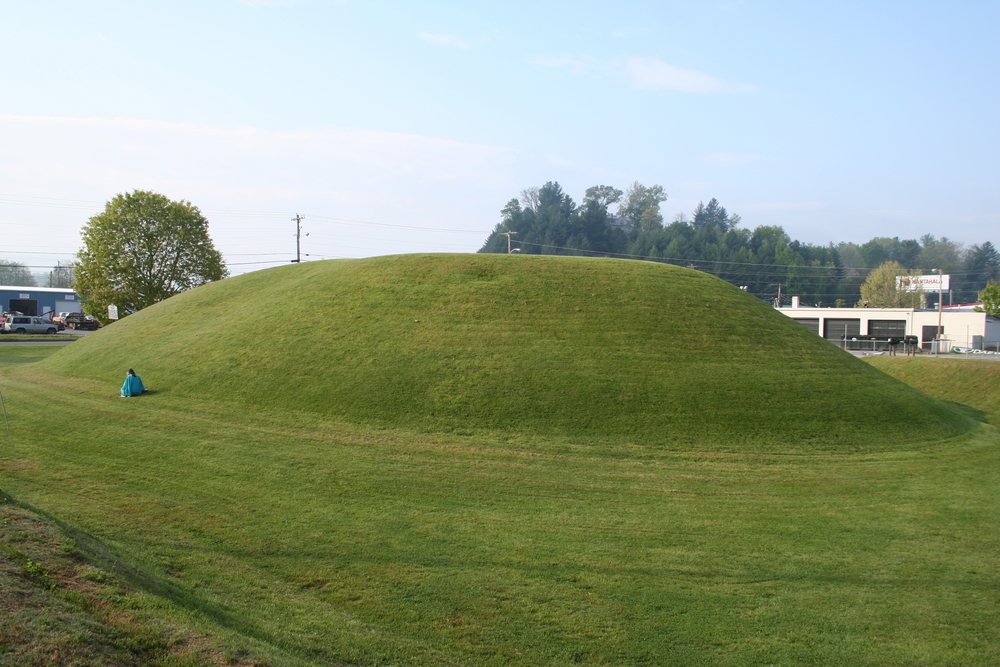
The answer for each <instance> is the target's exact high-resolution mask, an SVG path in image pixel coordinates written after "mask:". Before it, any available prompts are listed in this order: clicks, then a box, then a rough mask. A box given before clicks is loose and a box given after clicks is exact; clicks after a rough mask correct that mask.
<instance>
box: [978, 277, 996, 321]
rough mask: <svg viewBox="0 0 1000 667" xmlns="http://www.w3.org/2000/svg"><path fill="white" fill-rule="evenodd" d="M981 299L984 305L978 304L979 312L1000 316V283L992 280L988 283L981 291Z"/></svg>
mask: <svg viewBox="0 0 1000 667" xmlns="http://www.w3.org/2000/svg"><path fill="white" fill-rule="evenodd" d="M979 300H980V301H982V302H983V305H982V306H976V311H977V312H980V313H986V314H987V315H992V316H993V317H1000V285H998V284H997V281H995V280H991V281H989V282H988V283H986V287H984V288H983V291H982V292H980V293H979Z"/></svg>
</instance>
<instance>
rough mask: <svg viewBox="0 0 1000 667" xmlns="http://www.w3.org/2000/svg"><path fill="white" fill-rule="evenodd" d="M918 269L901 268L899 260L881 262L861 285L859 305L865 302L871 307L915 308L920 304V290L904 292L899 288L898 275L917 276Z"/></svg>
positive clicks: (918, 273)
mask: <svg viewBox="0 0 1000 667" xmlns="http://www.w3.org/2000/svg"><path fill="white" fill-rule="evenodd" d="M919 275H920V272H919V271H910V270H909V269H905V268H903V265H902V264H900V263H899V262H894V261H892V260H890V261H888V262H883V263H882V265H880V266H879V267H878V268H877V269H873V270H872V272H871V273H869V274H868V279H867V280H865V284H864V285H862V286H861V301H860V302H859V303H858V305H859V306H861V305H864V304H867V305H868V306H871V307H872V308H917V307H919V306H920V292H906V291H904V290H902V289H900V287H899V285H898V281H897V280H896V278H897V277H898V276H919Z"/></svg>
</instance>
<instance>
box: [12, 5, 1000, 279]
mask: <svg viewBox="0 0 1000 667" xmlns="http://www.w3.org/2000/svg"><path fill="white" fill-rule="evenodd" d="M997 25H1000V3H997V2H993V1H990V2H961V1H957V2H949V3H941V2H935V3H930V2H919V1H909V2H891V1H884V2H870V1H868V2H851V1H845V2H837V3H833V2H823V3H820V2H809V3H802V2H707V1H706V2H693V1H689V2H670V1H661V2H642V1H631V0H619V1H617V2H614V3H611V2H588V1H586V0H576V1H574V2H544V1H541V2H539V1H535V2H521V1H520V0H507V1H505V2H502V3H501V2H489V1H484V2H475V3H469V2H434V1H430V2H412V3H410V2H405V3H404V2H398V3H394V2H380V1H377V0H375V1H362V0H341V1H335V0H200V1H198V2H187V1H185V0H172V1H171V2H169V3H167V2H146V1H136V0H129V1H122V2H111V1H87V0H72V1H69V0H47V1H45V2H13V1H2V2H0V239H2V240H0V258H5V259H10V260H15V261H18V262H21V263H24V264H26V265H28V266H31V267H33V270H36V271H39V272H43V271H47V270H48V269H49V268H51V267H52V266H54V265H55V264H56V263H57V262H62V263H67V262H70V261H72V259H73V256H74V255H75V253H76V252H77V250H78V249H79V248H80V245H81V242H80V230H81V229H82V228H83V227H84V226H85V225H86V224H87V221H88V219H89V218H90V216H92V215H95V214H97V213H98V212H100V211H101V210H103V207H104V204H105V202H107V201H108V200H109V199H110V198H112V197H113V196H115V195H116V194H118V193H122V192H130V191H133V190H153V191H156V192H160V193H162V194H164V195H166V196H168V197H170V198H171V199H175V200H186V201H189V202H191V203H193V204H194V205H196V206H198V207H199V208H200V209H201V211H202V212H203V213H204V214H205V216H206V218H207V219H208V220H209V223H210V226H209V233H210V235H211V237H212V239H213V240H214V242H215V245H216V247H217V248H218V249H219V250H220V251H222V253H223V255H224V257H225V260H226V262H227V264H228V265H229V267H230V271H231V272H232V273H233V274H240V273H245V272H247V271H253V270H258V269H262V268H268V267H271V266H277V265H279V264H284V263H287V262H289V261H290V260H291V259H294V257H295V253H296V240H295V231H296V223H295V222H293V221H292V218H293V217H295V216H296V215H301V216H304V219H303V220H302V235H303V236H302V238H301V252H302V254H303V257H302V259H303V261H312V260H317V259H331V258H344V257H369V256H375V255H388V254H397V253H414V252H475V251H476V250H478V249H479V248H480V247H481V246H482V244H483V242H484V241H485V240H486V238H487V236H488V235H489V233H490V232H491V231H492V230H493V228H494V227H495V226H496V225H497V223H498V222H499V221H500V210H501V209H502V208H503V207H504V205H505V204H506V203H507V202H508V201H509V200H510V199H511V198H514V197H517V196H518V195H519V193H520V192H521V191H522V190H523V189H525V188H528V187H532V186H541V185H543V184H544V183H546V182H547V181H557V182H559V183H560V185H561V186H562V187H563V190H564V191H565V192H567V193H568V194H569V195H570V196H571V197H573V199H574V200H575V201H577V202H580V201H581V200H582V198H583V193H584V191H585V190H586V189H587V188H588V187H590V186H592V185H612V186H615V187H617V188H619V189H622V190H624V189H625V188H627V187H628V186H629V184H631V183H633V182H636V181H638V182H641V183H643V184H644V185H662V186H663V187H664V189H665V191H666V192H667V194H668V199H667V201H666V202H664V204H663V205H662V207H661V210H662V213H663V214H664V218H665V219H666V220H667V221H670V220H672V219H674V217H675V216H676V215H677V214H679V213H684V214H686V215H688V216H690V213H691V211H692V210H693V209H694V207H695V206H697V204H698V202H700V201H703V202H707V201H708V200H710V199H711V198H713V197H714V198H716V199H718V200H719V202H720V203H722V205H723V206H725V207H726V208H727V209H728V210H729V212H730V213H736V214H739V215H740V216H741V217H742V224H743V225H744V226H745V227H748V228H750V229H753V228H755V227H757V226H760V225H780V226H782V227H783V228H784V229H785V231H786V232H787V233H788V234H789V235H790V236H791V237H792V238H793V239H797V240H800V241H802V242H806V243H814V244H821V245H825V244H827V243H831V242H832V243H835V244H836V243H840V242H858V243H863V242H865V241H867V240H869V239H871V238H873V237H876V236H889V237H893V236H898V237H900V238H919V237H921V236H923V235H924V234H933V235H935V236H937V237H942V236H944V237H948V238H950V239H952V240H954V241H957V242H959V243H963V244H966V245H970V244H973V243H983V242H985V241H992V242H993V243H994V244H995V245H996V244H998V243H1000V235H998V234H997V233H996V230H997V229H998V228H1000V186H998V183H1000V178H998V177H1000V167H998V156H1000V150H998V149H1000V137H998V135H1000V130H998V125H1000V122H998V121H1000V94H998V93H1000V76H998V71H1000V69H998V65H1000V40H997V39H996V37H995V29H996V26H997ZM307 234H308V236H306V235H307Z"/></svg>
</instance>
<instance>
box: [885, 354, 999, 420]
mask: <svg viewBox="0 0 1000 667" xmlns="http://www.w3.org/2000/svg"><path fill="white" fill-rule="evenodd" d="M867 361H868V362H869V363H870V364H871V365H872V366H874V367H875V368H878V369H879V370H881V371H883V372H884V373H888V374H889V375H892V376H893V377H895V378H898V379H900V380H902V381H903V382H906V383H907V384H909V385H911V386H913V387H916V388H917V389H919V390H921V391H923V392H926V393H928V394H930V395H931V396H934V397H935V398H938V399H941V400H943V401H951V402H954V403H958V404H961V405H962V406H965V407H966V409H971V410H972V412H971V413H970V414H972V416H974V417H976V418H977V419H982V420H984V421H987V422H988V423H990V424H993V425H994V426H1000V360H997V361H994V360H992V359H949V358H947V357H943V358H927V359H924V358H919V357H870V358H869V359H867Z"/></svg>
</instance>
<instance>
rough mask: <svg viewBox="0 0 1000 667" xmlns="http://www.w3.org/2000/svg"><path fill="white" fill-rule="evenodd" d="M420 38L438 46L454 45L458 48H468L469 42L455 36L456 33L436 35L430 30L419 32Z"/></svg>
mask: <svg viewBox="0 0 1000 667" xmlns="http://www.w3.org/2000/svg"><path fill="white" fill-rule="evenodd" d="M417 37H418V38H419V39H422V40H423V41H425V42H429V43H431V44H437V45H438V46H452V47H455V48H457V49H468V48H469V44H468V42H466V41H464V40H462V39H460V38H458V37H455V36H454V35H434V34H431V33H429V32H421V33H418V34H417Z"/></svg>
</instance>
